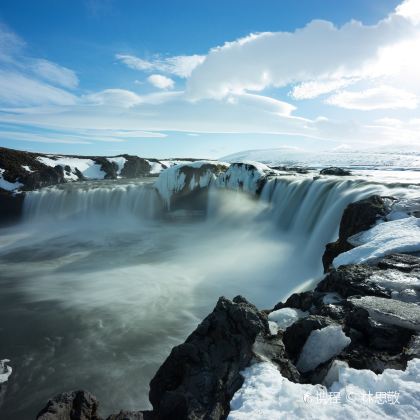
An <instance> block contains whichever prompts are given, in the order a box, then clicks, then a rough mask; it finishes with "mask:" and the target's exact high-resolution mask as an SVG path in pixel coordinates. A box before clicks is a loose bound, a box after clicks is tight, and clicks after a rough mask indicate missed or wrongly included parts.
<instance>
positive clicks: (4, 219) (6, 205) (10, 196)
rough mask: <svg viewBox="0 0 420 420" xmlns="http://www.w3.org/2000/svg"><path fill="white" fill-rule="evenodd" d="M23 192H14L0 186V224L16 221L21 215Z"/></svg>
mask: <svg viewBox="0 0 420 420" xmlns="http://www.w3.org/2000/svg"><path fill="white" fill-rule="evenodd" d="M23 198H24V194H14V193H12V192H9V191H6V190H3V189H1V188H0V225H6V224H9V223H16V222H18V221H19V220H20V218H21V216H22V209H23Z"/></svg>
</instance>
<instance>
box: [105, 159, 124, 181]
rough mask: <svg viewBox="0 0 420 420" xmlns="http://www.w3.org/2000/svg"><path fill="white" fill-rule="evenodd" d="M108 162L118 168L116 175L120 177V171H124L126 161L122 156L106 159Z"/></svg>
mask: <svg viewBox="0 0 420 420" xmlns="http://www.w3.org/2000/svg"><path fill="white" fill-rule="evenodd" d="M107 160H108V162H111V163H116V164H117V166H118V170H117V175H118V176H119V175H121V171H122V170H123V169H124V165H125V162H127V159H126V158H125V157H123V156H116V157H109V158H107Z"/></svg>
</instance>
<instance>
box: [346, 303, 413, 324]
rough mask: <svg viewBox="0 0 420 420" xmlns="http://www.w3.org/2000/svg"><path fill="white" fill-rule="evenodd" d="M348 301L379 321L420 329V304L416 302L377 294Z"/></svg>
mask: <svg viewBox="0 0 420 420" xmlns="http://www.w3.org/2000/svg"><path fill="white" fill-rule="evenodd" d="M348 301H349V302H350V303H351V304H352V305H353V306H355V307H357V308H362V309H365V310H366V311H367V312H369V316H370V317H371V318H372V319H374V320H375V321H377V322H380V323H383V324H389V325H395V326H398V327H401V328H407V329H409V330H413V331H420V306H419V305H417V304H415V303H407V302H401V301H399V300H396V299H384V298H381V297H376V296H362V297H358V298H356V297H352V298H349V299H348Z"/></svg>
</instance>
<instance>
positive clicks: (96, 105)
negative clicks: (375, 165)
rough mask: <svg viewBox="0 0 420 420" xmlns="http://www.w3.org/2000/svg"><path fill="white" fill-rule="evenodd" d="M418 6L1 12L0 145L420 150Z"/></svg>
mask: <svg viewBox="0 0 420 420" xmlns="http://www.w3.org/2000/svg"><path fill="white" fill-rule="evenodd" d="M419 74H420V0H405V1H402V0H400V1H395V0H369V1H366V0H352V1H348V2H344V1H342V0H322V1H320V0H223V1H222V0H200V1H198V0H165V1H164V0H153V1H152V0H148V1H146V0H37V1H32V0H27V1H23V0H1V2H0V145H1V146H4V147H10V148H16V149H21V150H29V151H38V152H46V153H63V154H64V153H66V154H79V155H117V154H123V153H129V154H137V155H140V156H145V157H157V158H163V157H202V158H217V157H220V156H224V155H227V154H230V153H234V152H238V151H241V150H249V149H269V148H294V149H297V150H299V149H302V150H309V151H323V150H329V151H330V150H337V151H348V150H350V151H351V150H356V151H359V150H363V149H373V150H381V149H383V148H384V147H386V148H388V149H389V148H391V149H392V150H394V149H395V150H419V148H420V112H419V106H420V78H419V77H418V75H419Z"/></svg>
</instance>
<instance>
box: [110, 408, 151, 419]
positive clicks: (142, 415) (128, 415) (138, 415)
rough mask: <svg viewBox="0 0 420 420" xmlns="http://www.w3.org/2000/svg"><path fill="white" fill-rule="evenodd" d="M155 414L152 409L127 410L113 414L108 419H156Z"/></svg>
mask: <svg viewBox="0 0 420 420" xmlns="http://www.w3.org/2000/svg"><path fill="white" fill-rule="evenodd" d="M154 419H155V416H154V414H153V413H152V412H151V411H125V410H121V411H120V412H119V413H118V414H111V415H110V416H108V417H107V418H106V420H154Z"/></svg>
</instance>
